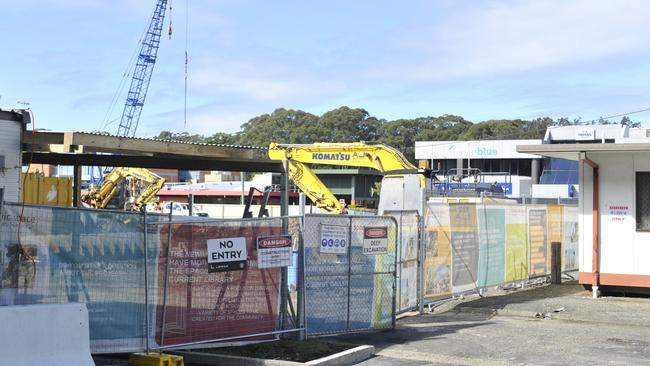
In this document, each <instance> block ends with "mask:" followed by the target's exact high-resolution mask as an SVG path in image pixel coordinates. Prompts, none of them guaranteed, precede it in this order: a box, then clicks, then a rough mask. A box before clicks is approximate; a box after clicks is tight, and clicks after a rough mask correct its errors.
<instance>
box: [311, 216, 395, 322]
mask: <svg viewBox="0 0 650 366" xmlns="http://www.w3.org/2000/svg"><path fill="white" fill-rule="evenodd" d="M303 238H304V250H305V256H304V258H305V267H304V268H305V301H306V303H305V317H306V319H305V327H306V332H307V334H308V335H316V334H327V333H344V332H351V331H360V330H377V329H389V328H393V327H394V325H395V309H396V304H395V296H396V263H397V262H396V260H397V256H396V253H397V251H396V249H397V222H396V221H395V219H394V218H393V217H387V216H333V215H306V216H305V226H304V237H303Z"/></svg>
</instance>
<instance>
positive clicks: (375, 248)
mask: <svg viewBox="0 0 650 366" xmlns="http://www.w3.org/2000/svg"><path fill="white" fill-rule="evenodd" d="M386 253H388V228H387V227H386V226H381V227H376V226H373V227H366V228H364V229H363V254H366V255H379V254H386Z"/></svg>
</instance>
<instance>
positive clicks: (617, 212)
mask: <svg viewBox="0 0 650 366" xmlns="http://www.w3.org/2000/svg"><path fill="white" fill-rule="evenodd" d="M607 211H608V213H609V217H610V219H611V220H612V221H615V222H621V221H625V218H626V217H627V214H628V211H629V207H628V206H626V205H608V206H607Z"/></svg>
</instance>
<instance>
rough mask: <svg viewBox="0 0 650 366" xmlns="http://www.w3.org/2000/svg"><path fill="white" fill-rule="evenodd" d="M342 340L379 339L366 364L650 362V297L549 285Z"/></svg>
mask: <svg viewBox="0 0 650 366" xmlns="http://www.w3.org/2000/svg"><path fill="white" fill-rule="evenodd" d="M335 339H336V340H338V341H342V342H349V343H355V344H371V345H374V346H375V348H376V350H377V355H376V356H375V357H374V358H372V359H369V360H366V361H364V362H362V363H360V364H359V365H364V366H367V365H379V366H384V365H386V366H388V365H399V366H411V365H414V366H415V365H485V366H492V365H494V366H496V365H499V366H501V365H646V364H648V365H650V298H627V297H603V298H600V299H592V298H591V297H590V293H589V292H586V291H584V290H583V289H582V287H580V286H577V285H575V284H573V285H571V284H568V285H566V284H565V285H553V286H544V287H539V288H534V289H530V290H519V291H515V292H513V293H509V294H505V293H504V292H500V293H495V294H491V295H490V296H489V297H485V298H477V297H476V298H466V299H464V300H462V301H453V302H449V303H447V304H444V305H442V306H440V307H438V308H436V309H434V311H433V313H431V314H425V315H421V316H412V317H408V318H403V319H401V320H400V321H399V322H398V327H397V329H395V330H393V331H385V332H381V333H367V334H357V335H347V336H337V337H335Z"/></svg>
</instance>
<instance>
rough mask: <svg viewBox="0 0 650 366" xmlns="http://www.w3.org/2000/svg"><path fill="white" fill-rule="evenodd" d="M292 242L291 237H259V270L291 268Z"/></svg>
mask: <svg viewBox="0 0 650 366" xmlns="http://www.w3.org/2000/svg"><path fill="white" fill-rule="evenodd" d="M292 242H293V241H292V240H291V235H279V236H258V237H257V268H275V267H288V266H290V265H291V254H292V253H291V250H292V248H291V244H292Z"/></svg>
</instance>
